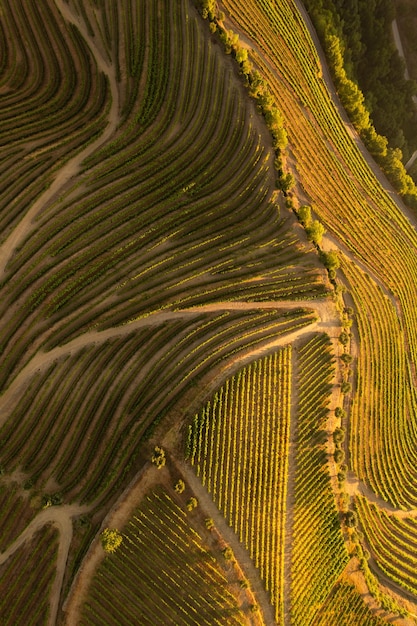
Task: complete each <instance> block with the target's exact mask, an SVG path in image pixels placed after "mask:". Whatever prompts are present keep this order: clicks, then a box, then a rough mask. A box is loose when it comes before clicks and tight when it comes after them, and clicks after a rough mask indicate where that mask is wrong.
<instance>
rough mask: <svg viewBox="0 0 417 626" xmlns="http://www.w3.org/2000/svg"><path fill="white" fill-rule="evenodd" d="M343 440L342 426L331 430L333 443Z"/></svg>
mask: <svg viewBox="0 0 417 626" xmlns="http://www.w3.org/2000/svg"><path fill="white" fill-rule="evenodd" d="M344 440H345V431H344V429H343V428H336V429H335V430H334V432H333V441H334V442H335V443H343V442H344Z"/></svg>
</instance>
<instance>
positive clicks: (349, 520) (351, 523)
mask: <svg viewBox="0 0 417 626" xmlns="http://www.w3.org/2000/svg"><path fill="white" fill-rule="evenodd" d="M345 524H346V526H347V527H348V528H354V527H355V526H356V525H357V518H356V513H355V512H354V511H348V512H347V513H345Z"/></svg>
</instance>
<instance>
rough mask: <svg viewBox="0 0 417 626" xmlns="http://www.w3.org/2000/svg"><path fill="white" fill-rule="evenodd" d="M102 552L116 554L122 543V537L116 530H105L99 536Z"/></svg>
mask: <svg viewBox="0 0 417 626" xmlns="http://www.w3.org/2000/svg"><path fill="white" fill-rule="evenodd" d="M100 539H101V545H102V546H103V550H104V552H107V553H108V554H111V553H113V552H116V550H117V548H118V547H119V546H120V545H121V543H122V541H123V536H122V535H121V533H120V532H119V531H118V530H117V529H116V528H105V529H104V530H103V532H102V533H101V536H100Z"/></svg>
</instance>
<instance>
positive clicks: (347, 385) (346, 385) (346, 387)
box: [340, 382, 352, 393]
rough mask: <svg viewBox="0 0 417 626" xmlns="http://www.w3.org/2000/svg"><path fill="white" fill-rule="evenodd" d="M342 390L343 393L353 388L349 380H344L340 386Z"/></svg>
mask: <svg viewBox="0 0 417 626" xmlns="http://www.w3.org/2000/svg"><path fill="white" fill-rule="evenodd" d="M340 390H341V392H342V393H349V391H351V390H352V385H351V384H350V383H347V382H343V383H342V384H341V386H340Z"/></svg>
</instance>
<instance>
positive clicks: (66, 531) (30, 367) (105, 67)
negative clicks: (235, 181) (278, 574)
mask: <svg viewBox="0 0 417 626" xmlns="http://www.w3.org/2000/svg"><path fill="white" fill-rule="evenodd" d="M295 1H296V5H297V7H298V9H299V11H300V13H301V15H302V16H303V19H304V20H305V22H306V24H307V27H308V28H309V31H310V34H311V36H312V38H313V41H314V43H315V45H316V48H317V50H318V52H319V56H320V59H321V63H322V68H323V77H324V80H325V82H326V84H327V87H328V90H329V92H330V94H331V95H332V98H333V101H334V102H335V104H336V106H337V107H338V110H339V113H340V115H341V117H342V119H344V121H345V123H346V126H347V128H348V130H349V133H350V134H351V136H353V137H354V139H355V142H356V144H357V146H358V148H359V150H360V151H361V153H362V155H363V157H364V158H365V160H366V162H367V163H368V165H369V166H370V168H371V169H372V171H373V172H374V174H375V175H376V177H377V178H378V180H379V182H380V183H381V184H382V186H383V187H384V189H385V191H386V192H387V193H388V194H390V195H391V196H393V197H394V198H395V201H396V202H397V204H398V205H399V206H400V208H401V209H402V210H403V212H404V214H405V215H406V216H407V217H408V218H409V219H410V220H411V221H413V223H415V220H413V219H412V216H411V214H410V211H409V210H408V209H407V208H406V207H405V205H404V204H403V203H402V202H401V201H400V200H399V198H398V196H397V194H395V192H394V190H393V188H392V187H391V185H390V184H389V183H388V181H387V179H386V178H385V176H384V175H383V174H382V172H381V170H380V169H379V168H378V166H377V165H376V163H375V162H374V160H373V159H372V157H371V156H370V155H369V153H368V152H367V150H366V149H365V147H364V145H363V144H362V142H361V140H360V139H359V137H358V135H357V133H356V131H354V129H353V127H352V125H351V124H350V122H349V120H348V119H347V117H346V113H345V111H344V110H343V108H342V107H341V104H340V102H339V100H338V97H337V94H336V92H335V89H334V86H333V83H332V81H331V78H330V74H329V71H328V68H327V64H326V62H325V58H324V53H323V51H322V49H321V46H320V43H319V41H318V38H317V35H316V33H315V31H314V29H313V27H312V24H311V22H310V19H309V17H308V15H307V13H306V11H305V9H304V7H303V5H302V3H301V2H299V0H295ZM55 2H56V6H57V7H58V9H59V10H60V12H61V14H62V16H63V17H64V19H65V20H66V21H68V22H70V23H72V24H75V25H76V26H77V27H78V28H79V30H80V32H81V34H82V36H83V38H84V39H85V41H86V42H87V43H88V45H89V47H90V50H91V52H92V55H93V57H94V58H95V60H96V63H97V66H98V68H99V70H100V71H102V72H104V73H105V74H106V76H107V77H108V79H109V84H110V90H111V95H112V102H111V108H110V110H109V115H108V125H107V127H106V129H105V131H104V132H103V134H102V135H101V136H100V137H99V138H98V139H97V140H96V141H95V142H93V143H92V144H90V145H89V146H87V147H86V148H85V149H84V150H83V151H82V152H80V153H79V154H77V155H76V156H75V157H73V158H72V159H71V160H70V161H68V162H67V163H66V164H65V165H64V166H63V167H62V169H61V170H60V171H59V172H58V174H57V176H56V178H55V180H54V182H53V183H52V185H51V187H50V188H49V189H48V190H47V191H46V192H45V193H44V194H42V196H41V197H40V198H39V199H38V200H37V201H36V202H35V203H34V204H33V206H32V207H31V209H30V210H29V212H28V213H27V214H26V216H25V217H24V219H23V220H22V221H21V222H20V224H19V225H18V227H16V229H15V230H14V231H13V232H12V233H11V235H10V236H9V237H8V239H7V240H6V241H5V242H4V244H3V245H2V246H1V248H0V276H1V275H2V274H3V273H4V272H5V270H6V265H7V262H8V261H9V259H10V258H11V256H12V255H13V252H14V250H15V248H16V247H17V246H18V245H19V244H20V243H21V242H22V241H23V240H24V239H25V237H26V236H27V234H28V233H29V232H30V231H31V230H32V229H33V220H34V218H35V217H36V216H37V215H38V214H39V213H41V211H42V209H43V208H44V207H45V205H46V204H47V203H48V202H49V201H50V200H51V199H52V198H53V196H54V195H56V194H58V193H59V191H60V190H61V189H62V188H63V187H64V186H65V185H66V184H67V182H68V181H69V180H70V179H71V178H72V177H73V176H74V175H76V174H77V173H78V172H79V170H80V165H81V163H82V161H83V160H84V159H85V158H86V157H87V156H89V155H90V154H92V153H93V152H94V151H95V150H97V148H99V147H100V146H101V145H103V144H104V143H105V142H106V141H107V140H108V139H109V138H110V137H111V136H112V134H113V133H114V131H115V130H116V127H117V124H118V121H119V96H118V88H117V83H116V77H115V72H114V68H113V66H112V65H110V64H108V62H107V61H106V60H105V59H104V57H103V56H102V54H101V52H100V50H99V49H98V48H97V47H96V46H95V44H94V42H93V41H92V40H91V38H90V37H89V35H88V32H87V29H86V28H85V26H84V25H83V24H82V23H80V22H79V20H78V19H77V17H76V16H75V15H73V14H72V12H71V10H70V8H69V6H68V5H67V4H65V2H64V1H63V0H55ZM238 30H239V29H238V28H237V27H236V31H238ZM242 37H244V34H243V33H242ZM250 46H251V47H253V48H256V44H255V43H254V42H252V41H250ZM257 51H258V53H259V54H262V51H261V50H259V49H258V48H257ZM266 62H267V59H266ZM332 243H336V244H337V247H340V246H339V244H338V242H334V241H332ZM343 252H344V253H345V254H347V255H348V256H349V257H350V258H351V259H352V260H354V261H355V262H357V259H355V257H354V255H353V254H352V253H351V252H349V251H347V250H345V249H344V250H343ZM298 307H306V308H310V309H313V310H315V311H316V312H317V313H318V315H319V318H320V319H319V320H318V321H317V322H316V323H314V324H311V325H310V326H308V327H307V328H302V329H299V330H297V331H295V332H294V333H290V334H288V335H285V336H283V337H279V338H278V339H277V340H276V341H275V342H273V343H271V344H269V345H268V346H267V348H266V350H271V349H272V348H273V347H277V346H281V345H285V344H288V343H291V342H293V341H295V340H296V339H298V338H299V337H301V336H303V335H304V334H306V333H310V332H312V331H313V330H314V331H322V332H326V333H327V334H329V335H330V336H331V337H332V338H333V339H335V338H336V337H337V335H338V334H339V331H340V322H339V318H338V314H337V311H336V309H335V306H334V304H333V303H332V302H331V301H330V300H328V301H320V300H316V301H304V302H294V301H290V302H252V303H247V302H226V303H217V304H211V305H205V306H201V307H195V308H193V309H184V310H182V311H165V312H160V313H155V314H153V315H150V316H149V317H147V318H143V319H140V320H137V321H135V322H133V323H131V324H128V325H126V326H122V327H120V328H113V329H109V330H106V331H102V332H92V333H86V334H84V335H82V336H80V337H78V338H77V339H74V340H73V341H71V342H69V343H68V344H66V345H64V346H60V347H58V348H55V349H54V350H51V351H50V352H47V353H46V352H39V353H38V354H36V355H35V356H34V357H33V359H32V360H31V361H30V362H29V363H28V364H27V366H26V367H25V368H24V369H23V370H22V371H21V372H20V374H19V376H18V377H17V378H16V379H15V380H14V382H13V383H12V385H11V386H10V387H9V389H8V390H7V393H6V394H4V396H3V397H2V398H1V400H0V410H1V408H2V406H4V404H5V403H6V402H7V401H9V400H10V399H11V398H12V397H13V396H14V395H15V394H16V393H17V392H18V390H19V389H20V388H21V387H22V386H23V385H25V383H26V382H27V380H28V378H29V377H30V376H31V375H32V374H33V373H34V372H35V371H36V370H38V369H41V368H43V367H45V366H46V365H47V364H48V363H51V362H52V361H53V360H55V359H57V358H59V357H60V356H62V355H64V354H68V353H71V352H76V351H77V350H79V349H80V348H82V347H83V346H85V345H89V344H100V343H101V342H104V341H105V340H106V339H107V338H109V337H116V336H120V335H122V334H126V333H131V332H132V331H133V330H135V329H136V328H141V327H143V326H145V325H154V324H162V323H164V322H165V321H167V320H169V319H173V318H178V317H188V316H189V317H190V318H192V317H193V315H197V314H200V313H202V312H216V311H222V310H242V311H243V310H253V309H279V308H287V309H288V308H298ZM263 350H265V348H264V349H263ZM181 471H182V473H183V474H184V475H185V476H186V478H187V481H188V482H189V483H190V484H191V485H192V487H193V489H194V490H195V492H196V494H198V498H199V500H200V501H201V503H202V504H203V506H204V508H205V509H206V510H207V512H208V513H209V514H210V515H211V517H213V519H215V520H216V525H217V527H218V528H219V529H220V530H221V532H222V535H223V536H224V537H225V538H226V540H227V541H228V542H229V543H230V545H231V546H232V548H233V551H234V553H235V555H236V557H237V560H238V562H239V564H240V565H241V567H242V569H243V570H244V571H245V572H247V576H248V578H249V579H250V581H251V585H252V588H253V590H254V591H255V592H256V595H257V600H258V603H259V605H260V607H261V609H262V612H263V613H264V616H265V619H266V623H268V624H269V623H271V624H272V623H274V619H273V609H272V606H271V605H270V602H269V599H268V596H267V594H266V592H265V591H264V589H263V587H262V584H261V581H260V579H259V575H258V573H257V570H256V568H255V567H254V565H253V563H252V562H251V561H250V559H249V558H248V555H247V552H246V550H244V548H243V547H242V546H241V545H240V543H239V541H238V539H237V537H236V535H235V534H234V533H233V531H232V530H231V529H230V528H229V527H228V526H227V524H226V522H225V520H224V519H223V517H222V515H221V514H220V513H219V511H218V510H217V508H216V507H215V505H214V503H213V502H212V500H211V498H210V496H209V494H208V493H207V492H206V490H205V489H204V488H203V487H202V485H201V484H200V483H199V481H198V479H197V478H196V476H195V475H194V473H193V471H192V470H191V469H190V468H189V467H188V466H186V465H184V464H181ZM348 482H349V492H350V493H351V494H352V495H353V494H358V493H362V494H364V495H366V496H367V497H368V498H369V499H370V500H371V501H375V498H376V496H374V495H373V494H372V493H368V491H369V490H367V489H366V487H365V486H364V485H362V484H360V483H359V481H357V480H356V479H355V477H353V476H351V477H350V480H349V481H348ZM378 504H379V505H380V506H381V508H384V509H386V510H387V511H389V512H390V513H391V514H392V513H395V514H396V515H398V516H406V515H407V516H412V517H417V511H412V512H404V511H396V510H390V509H388V508H387V507H388V506H389V505H387V503H382V502H379V503H378ZM87 510H88V509H87V508H86V507H80V506H77V505H67V506H61V507H51V508H49V509H46V510H44V511H42V512H41V513H39V515H37V517H36V518H35V519H34V520H33V521H32V522H31V523H30V524H29V525H28V527H27V528H26V529H25V530H24V531H23V532H22V533H21V535H20V536H19V537H18V539H17V540H16V541H15V542H14V544H12V546H10V547H9V549H8V550H7V551H6V552H4V553H3V554H2V555H0V564H1V563H4V562H5V561H6V560H7V558H8V557H9V556H11V555H12V554H13V553H14V552H15V551H16V550H17V549H18V548H19V547H20V546H21V545H22V544H23V543H24V542H26V541H28V540H29V539H30V538H31V537H32V536H33V534H34V533H36V532H37V530H39V529H40V528H42V527H43V526H44V525H45V524H48V523H53V524H55V525H56V526H57V527H58V529H59V531H60V543H59V550H58V559H57V573H56V578H55V581H54V585H53V589H52V593H51V612H50V618H49V624H55V622H56V616H57V611H58V606H59V599H60V591H61V586H62V580H63V576H64V572H65V566H66V561H67V556H68V550H69V547H70V543H71V539H72V521H71V520H72V517H74V516H76V515H79V514H81V513H84V512H86V511H87ZM271 616H272V617H271Z"/></svg>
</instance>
